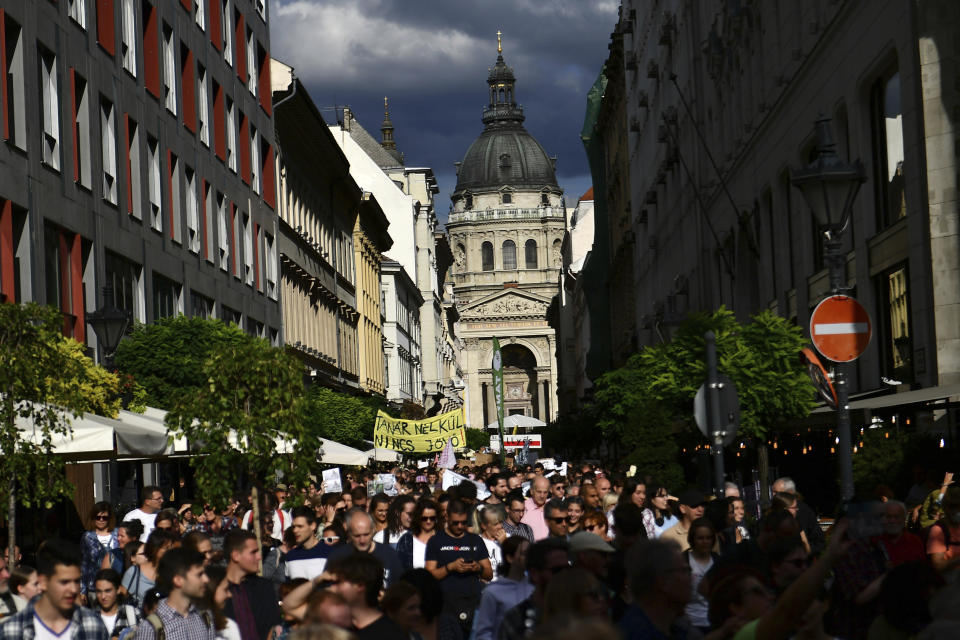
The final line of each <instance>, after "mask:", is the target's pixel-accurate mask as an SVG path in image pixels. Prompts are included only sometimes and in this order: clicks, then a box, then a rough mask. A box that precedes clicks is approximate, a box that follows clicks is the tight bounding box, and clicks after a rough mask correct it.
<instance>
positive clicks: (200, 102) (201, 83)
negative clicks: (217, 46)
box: [197, 65, 210, 147]
mask: <svg viewBox="0 0 960 640" xmlns="http://www.w3.org/2000/svg"><path fill="white" fill-rule="evenodd" d="M209 120H210V95H209V94H208V93H207V70H206V69H205V68H203V66H202V65H201V66H199V67H198V69H197V123H198V125H199V128H200V142H202V143H203V144H205V145H207V146H208V147H209V146H210V125H209V124H208V123H209Z"/></svg>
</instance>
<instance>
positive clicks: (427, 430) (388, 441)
mask: <svg viewBox="0 0 960 640" xmlns="http://www.w3.org/2000/svg"><path fill="white" fill-rule="evenodd" d="M448 438H449V439H450V440H451V442H452V443H453V448H454V449H463V448H464V447H466V446H467V433H466V431H465V425H464V419H463V408H462V407H461V408H460V409H456V410H454V411H449V412H447V413H442V414H440V415H439V416H434V417H432V418H427V419H426V420H401V419H398V418H391V417H390V416H388V415H387V414H385V413H384V412H383V411H377V422H376V424H375V425H374V427H373V444H374V446H375V447H379V448H381V449H391V450H393V451H400V452H401V453H433V452H438V453H439V452H440V451H443V446H444V445H445V444H447V439H448Z"/></svg>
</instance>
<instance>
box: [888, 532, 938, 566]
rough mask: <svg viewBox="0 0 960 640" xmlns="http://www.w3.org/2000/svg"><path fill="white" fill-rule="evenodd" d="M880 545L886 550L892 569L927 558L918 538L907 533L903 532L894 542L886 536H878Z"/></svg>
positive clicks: (921, 542)
mask: <svg viewBox="0 0 960 640" xmlns="http://www.w3.org/2000/svg"><path fill="white" fill-rule="evenodd" d="M880 543H881V544H882V545H883V546H884V548H885V549H886V550H887V557H889V558H890V564H891V566H894V567H896V566H899V565H901V564H904V563H907V562H914V561H918V560H921V561H922V560H926V558H927V555H926V553H925V551H924V549H923V541H922V540H921V539H920V536H917V535H915V534H912V533H910V532H909V531H904V532H903V533H902V534H901V535H900V539H899V540H897V541H896V542H893V541H892V540H891V539H890V538H889V537H888V536H880Z"/></svg>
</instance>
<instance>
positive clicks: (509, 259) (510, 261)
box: [503, 240, 517, 269]
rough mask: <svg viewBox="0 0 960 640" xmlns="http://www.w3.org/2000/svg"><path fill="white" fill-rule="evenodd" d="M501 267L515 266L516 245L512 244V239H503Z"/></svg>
mask: <svg viewBox="0 0 960 640" xmlns="http://www.w3.org/2000/svg"><path fill="white" fill-rule="evenodd" d="M503 268H504V269H516V268H517V245H516V244H514V242H513V240H504V241H503Z"/></svg>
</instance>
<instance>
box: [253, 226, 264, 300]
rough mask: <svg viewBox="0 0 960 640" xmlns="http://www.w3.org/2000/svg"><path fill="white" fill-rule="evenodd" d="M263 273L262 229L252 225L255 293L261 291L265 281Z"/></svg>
mask: <svg viewBox="0 0 960 640" xmlns="http://www.w3.org/2000/svg"><path fill="white" fill-rule="evenodd" d="M264 275H265V274H264V273H263V227H261V226H260V225H259V224H257V223H256V222H254V223H253V286H254V288H255V289H256V290H257V291H261V292H262V291H263V282H264V280H265V278H264Z"/></svg>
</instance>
